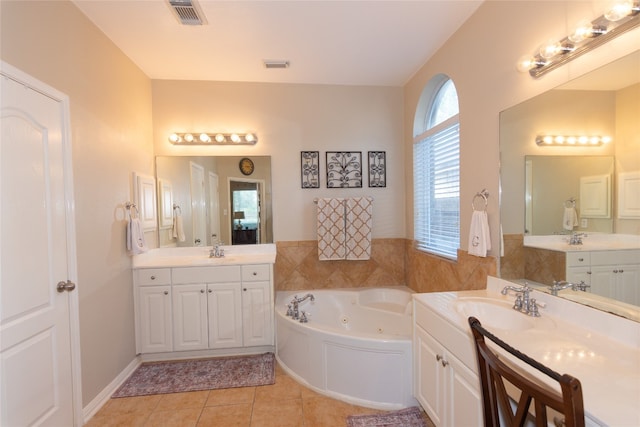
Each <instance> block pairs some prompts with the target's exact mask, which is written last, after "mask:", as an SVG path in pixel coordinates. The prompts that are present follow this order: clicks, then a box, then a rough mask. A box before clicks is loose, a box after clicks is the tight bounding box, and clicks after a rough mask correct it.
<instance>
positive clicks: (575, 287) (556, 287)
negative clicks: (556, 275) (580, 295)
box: [549, 280, 591, 296]
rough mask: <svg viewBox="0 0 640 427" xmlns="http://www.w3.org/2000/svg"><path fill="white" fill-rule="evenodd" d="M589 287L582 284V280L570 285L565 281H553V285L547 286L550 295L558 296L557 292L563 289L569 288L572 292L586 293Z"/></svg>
mask: <svg viewBox="0 0 640 427" xmlns="http://www.w3.org/2000/svg"><path fill="white" fill-rule="evenodd" d="M590 287H591V286H589V285H587V284H586V283H584V280H581V281H580V283H571V282H568V281H566V280H554V281H553V285H551V286H549V290H550V291H551V295H555V296H557V295H558V291H561V290H563V289H567V288H571V290H572V291H582V292H586V291H587V288H590Z"/></svg>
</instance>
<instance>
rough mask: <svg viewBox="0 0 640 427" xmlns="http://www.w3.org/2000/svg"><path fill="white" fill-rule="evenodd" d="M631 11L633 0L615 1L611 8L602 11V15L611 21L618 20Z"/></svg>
mask: <svg viewBox="0 0 640 427" xmlns="http://www.w3.org/2000/svg"><path fill="white" fill-rule="evenodd" d="M632 11H633V0H622V1H618V2H616V3H615V4H614V5H613V6H612V7H611V9H609V10H608V11H606V12H605V13H604V17H605V18H607V20H609V21H611V22H615V21H619V20H621V19H622V18H624V17H625V16H627V15H629V14H630V13H631V12H632Z"/></svg>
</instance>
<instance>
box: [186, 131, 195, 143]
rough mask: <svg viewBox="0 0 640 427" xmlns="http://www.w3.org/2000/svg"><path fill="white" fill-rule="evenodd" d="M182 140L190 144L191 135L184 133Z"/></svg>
mask: <svg viewBox="0 0 640 427" xmlns="http://www.w3.org/2000/svg"><path fill="white" fill-rule="evenodd" d="M184 140H185V141H187V142H192V141H193V135H191V134H190V133H186V134H185V135H184Z"/></svg>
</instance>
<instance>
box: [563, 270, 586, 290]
mask: <svg viewBox="0 0 640 427" xmlns="http://www.w3.org/2000/svg"><path fill="white" fill-rule="evenodd" d="M567 281H568V282H571V283H580V282H581V281H582V282H584V283H585V284H586V285H589V286H591V267H569V268H567ZM589 290H590V289H589V288H587V291H589Z"/></svg>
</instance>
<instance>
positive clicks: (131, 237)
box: [127, 217, 148, 255]
mask: <svg viewBox="0 0 640 427" xmlns="http://www.w3.org/2000/svg"><path fill="white" fill-rule="evenodd" d="M127 250H128V251H129V254H130V255H138V254H141V253H143V252H146V251H147V250H148V248H147V244H146V242H145V241H144V231H143V230H142V223H140V219H138V218H131V217H129V222H127Z"/></svg>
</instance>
